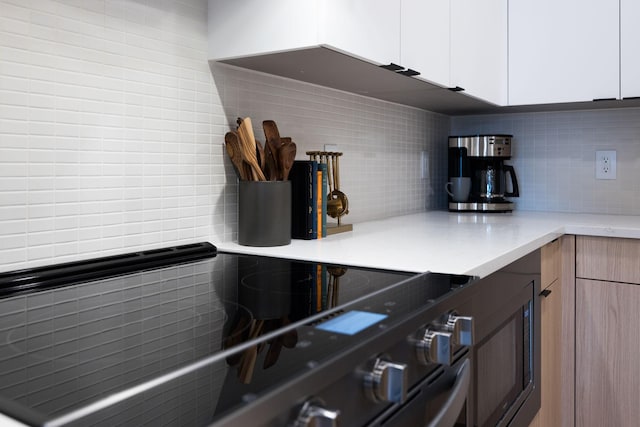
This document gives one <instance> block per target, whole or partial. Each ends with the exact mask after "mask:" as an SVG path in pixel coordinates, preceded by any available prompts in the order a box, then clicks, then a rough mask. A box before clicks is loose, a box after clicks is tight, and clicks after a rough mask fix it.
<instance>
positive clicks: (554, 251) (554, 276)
mask: <svg viewBox="0 0 640 427" xmlns="http://www.w3.org/2000/svg"><path fill="white" fill-rule="evenodd" d="M540 258H541V261H542V266H541V281H542V286H541V289H546V288H547V287H548V286H549V285H551V284H552V283H553V282H555V281H556V280H558V278H559V277H560V274H561V273H562V269H561V261H562V257H561V247H560V239H556V240H554V241H553V242H550V243H547V244H546V245H544V246H543V247H542V249H541V250H540Z"/></svg>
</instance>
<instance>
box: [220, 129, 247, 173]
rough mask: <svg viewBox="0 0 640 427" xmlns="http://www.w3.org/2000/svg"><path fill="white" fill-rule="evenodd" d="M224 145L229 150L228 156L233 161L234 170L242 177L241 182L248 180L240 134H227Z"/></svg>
mask: <svg viewBox="0 0 640 427" xmlns="http://www.w3.org/2000/svg"><path fill="white" fill-rule="evenodd" d="M224 145H225V148H226V150H227V154H228V155H229V158H230V159H231V163H233V166H234V169H235V170H236V173H237V174H238V176H239V177H240V179H241V180H243V181H244V180H246V179H247V176H246V173H245V165H244V160H243V156H242V148H241V146H240V140H239V139H238V134H237V133H236V132H233V131H231V132H227V133H226V134H225V135H224Z"/></svg>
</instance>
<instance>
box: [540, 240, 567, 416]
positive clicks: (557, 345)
mask: <svg viewBox="0 0 640 427" xmlns="http://www.w3.org/2000/svg"><path fill="white" fill-rule="evenodd" d="M541 262H542V265H541V284H542V285H541V288H542V289H543V295H542V296H541V298H540V311H541V348H540V355H541V361H540V365H541V370H542V371H541V384H540V395H541V396H540V397H541V403H540V410H539V411H538V413H537V415H536V417H535V418H534V420H533V421H532V422H531V424H530V426H531V427H556V426H558V427H559V426H563V427H564V426H566V427H569V426H571V427H573V426H574V418H573V414H574V411H573V407H574V387H573V385H574V359H575V352H574V337H575V328H574V321H575V318H574V313H575V311H574V302H575V293H574V291H575V287H574V283H575V236H571V235H565V236H562V237H561V238H559V239H557V240H554V241H553V242H551V243H548V244H547V245H545V246H543V247H542V248H541ZM544 291H549V292H544ZM545 294H546V296H544V295H545Z"/></svg>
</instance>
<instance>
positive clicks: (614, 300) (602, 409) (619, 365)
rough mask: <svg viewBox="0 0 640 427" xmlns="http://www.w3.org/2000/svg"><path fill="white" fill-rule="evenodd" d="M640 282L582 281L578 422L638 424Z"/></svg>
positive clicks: (578, 307)
mask: <svg viewBox="0 0 640 427" xmlns="http://www.w3.org/2000/svg"><path fill="white" fill-rule="evenodd" d="M639 307H640V285H636V284H627V283H616V282H603V281H598V280H589V279H577V280H576V372H577V373H578V375H577V376H576V425H577V426H580V427H590V426H594V427H600V426H620V427H623V426H629V427H631V426H637V425H638V420H639V419H640V405H639V404H638V390H640V363H638V355H640V325H639V323H640V318H639V317H638V308H639Z"/></svg>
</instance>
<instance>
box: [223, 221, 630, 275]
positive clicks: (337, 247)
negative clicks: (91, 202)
mask: <svg viewBox="0 0 640 427" xmlns="http://www.w3.org/2000/svg"><path fill="white" fill-rule="evenodd" d="M563 234H578V235H590V236H607V237H627V238H640V216H622V215H588V214H568V213H547V212H513V213H508V214H476V213H450V212H443V211H429V212H424V213H418V214H413V215H406V216H400V217H394V218H388V219H383V220H378V221H369V222H365V223H361V224H354V225H353V231H352V232H346V233H341V234H336V235H333V236H328V237H326V238H324V239H320V240H296V239H294V240H292V241H291V244H289V245H286V246H277V247H267V248H263V247H251V246H240V245H238V244H237V243H236V242H226V243H220V244H216V246H217V248H218V250H220V251H226V252H237V253H246V254H255V255H267V256H273V257H280V258H291V259H300V260H308V261H317V262H325V263H334V264H344V265H353V266H360V267H371V268H382V269H392V270H402V271H410V272H424V271H432V272H438V273H451V274H470V275H476V276H480V277H484V276H486V275H488V274H490V273H492V272H494V271H496V270H498V269H500V268H502V267H504V266H506V265H508V264H509V263H511V262H513V261H515V260H517V259H518V258H520V257H522V256H523V255H526V254H528V253H529V252H531V251H533V250H535V249H537V248H539V247H541V246H543V245H544V244H546V243H548V242H550V241H552V240H554V239H556V238H557V237H559V236H561V235H563Z"/></svg>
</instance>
